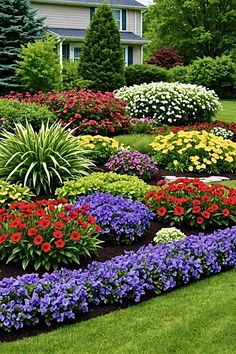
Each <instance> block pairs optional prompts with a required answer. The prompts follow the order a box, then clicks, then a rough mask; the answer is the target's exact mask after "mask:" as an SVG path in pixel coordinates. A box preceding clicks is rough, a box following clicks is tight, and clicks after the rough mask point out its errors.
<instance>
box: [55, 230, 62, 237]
mask: <svg viewBox="0 0 236 354" xmlns="http://www.w3.org/2000/svg"><path fill="white" fill-rule="evenodd" d="M53 236H54V237H55V238H63V233H62V231H61V230H55V231H54V232H53Z"/></svg>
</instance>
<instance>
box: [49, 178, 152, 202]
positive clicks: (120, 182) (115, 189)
mask: <svg viewBox="0 0 236 354" xmlns="http://www.w3.org/2000/svg"><path fill="white" fill-rule="evenodd" d="M149 190H150V186H149V185H148V184H146V183H145V182H144V181H142V180H141V179H139V178H138V177H136V176H129V175H120V174H118V173H112V172H109V173H103V172H94V173H91V174H90V175H89V176H86V177H82V178H79V179H78V180H77V181H68V182H65V183H64V185H63V187H62V188H58V189H57V190H56V194H57V195H58V196H59V198H63V197H66V198H67V199H69V200H70V201H71V202H75V201H76V200H77V199H78V197H79V196H80V195H87V194H93V193H94V192H96V191H97V192H103V193H106V192H107V193H110V194H112V195H120V194H121V195H123V197H125V198H129V199H133V200H138V201H143V200H144V199H145V195H146V193H147V192H148V191H149Z"/></svg>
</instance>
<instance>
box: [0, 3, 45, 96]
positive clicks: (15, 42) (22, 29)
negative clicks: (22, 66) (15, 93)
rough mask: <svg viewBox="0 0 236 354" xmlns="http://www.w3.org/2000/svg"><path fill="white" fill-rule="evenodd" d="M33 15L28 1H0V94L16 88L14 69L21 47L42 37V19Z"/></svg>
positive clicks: (34, 13)
mask: <svg viewBox="0 0 236 354" xmlns="http://www.w3.org/2000/svg"><path fill="white" fill-rule="evenodd" d="M35 15H36V11H35V10H33V9H32V8H31V7H30V0H1V1H0V94H3V93H6V92H7V91H9V90H15V89H16V88H17V87H18V79H17V77H16V74H15V69H16V67H17V65H16V60H17V55H18V54H19V51H20V47H21V45H24V44H26V43H28V42H32V41H34V40H35V39H36V38H39V37H42V36H43V33H44V28H43V18H38V17H36V16H35Z"/></svg>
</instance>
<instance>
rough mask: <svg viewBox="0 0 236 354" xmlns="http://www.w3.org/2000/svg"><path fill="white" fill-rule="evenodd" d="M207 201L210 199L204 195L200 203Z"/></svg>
mask: <svg viewBox="0 0 236 354" xmlns="http://www.w3.org/2000/svg"><path fill="white" fill-rule="evenodd" d="M209 200H211V198H210V197H209V196H208V195H204V196H203V197H202V201H203V202H209Z"/></svg>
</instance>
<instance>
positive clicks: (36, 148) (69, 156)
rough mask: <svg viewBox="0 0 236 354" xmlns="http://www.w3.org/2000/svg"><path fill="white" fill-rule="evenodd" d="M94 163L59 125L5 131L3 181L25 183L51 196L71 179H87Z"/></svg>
mask: <svg viewBox="0 0 236 354" xmlns="http://www.w3.org/2000/svg"><path fill="white" fill-rule="evenodd" d="M91 166H92V163H91V162H90V160H89V159H87V158H86V157H85V152H84V149H82V148H81V147H80V146H79V144H78V140H77V138H75V137H74V136H73V135H72V134H71V132H68V131H66V130H65V129H64V128H62V127H61V126H59V125H57V124H53V125H51V126H49V125H48V124H46V125H45V124H44V123H43V124H42V126H41V128H40V130H39V131H38V132H36V131H34V129H33V127H32V126H31V125H30V124H28V123H27V124H26V127H24V126H23V125H22V124H16V126H15V130H14V132H8V131H6V130H4V131H3V132H2V134H1V140H0V178H2V179H5V180H6V181H9V182H11V183H22V184H23V185H24V186H28V187H29V188H31V189H32V190H33V191H35V192H36V193H37V194H40V193H51V192H52V191H53V189H54V188H55V187H57V186H58V185H60V184H62V183H63V182H64V181H66V180H69V179H76V178H78V177H79V176H81V175H85V174H86V173H87V170H88V169H89V167H91Z"/></svg>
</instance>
